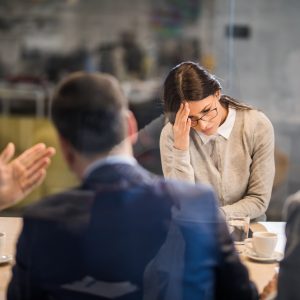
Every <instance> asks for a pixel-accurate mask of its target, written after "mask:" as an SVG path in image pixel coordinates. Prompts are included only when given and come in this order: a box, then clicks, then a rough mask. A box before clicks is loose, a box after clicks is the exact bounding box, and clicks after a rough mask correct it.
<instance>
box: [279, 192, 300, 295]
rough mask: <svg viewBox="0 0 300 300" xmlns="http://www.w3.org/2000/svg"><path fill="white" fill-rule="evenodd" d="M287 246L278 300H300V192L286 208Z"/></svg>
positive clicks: (281, 263) (280, 274)
mask: <svg viewBox="0 0 300 300" xmlns="http://www.w3.org/2000/svg"><path fill="white" fill-rule="evenodd" d="M285 218H286V221H287V223H286V229H285V232H286V246H285V252H284V259H283V260H282V261H281V262H280V271H279V277H278V296H277V299H278V300H299V299H300V276H299V272H300V192H298V193H296V194H294V195H292V196H290V197H289V199H288V200H287V203H286V206H285Z"/></svg>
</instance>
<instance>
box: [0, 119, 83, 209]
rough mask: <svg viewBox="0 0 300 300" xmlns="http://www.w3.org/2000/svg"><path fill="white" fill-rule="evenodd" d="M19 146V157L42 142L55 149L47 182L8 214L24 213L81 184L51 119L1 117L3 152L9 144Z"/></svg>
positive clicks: (17, 148)
mask: <svg viewBox="0 0 300 300" xmlns="http://www.w3.org/2000/svg"><path fill="white" fill-rule="evenodd" d="M9 142H13V143H14V144H15V146H16V154H15V155H16V156H17V155H19V154H21V153H22V152H23V151H25V150H26V149H27V148H29V147H30V146H32V145H34V144H36V143H39V142H42V143H45V144H46V145H47V146H52V147H54V148H55V149H56V154H55V156H54V157H53V158H52V162H51V165H50V166H49V168H48V170H47V176H46V179H45V181H44V182H43V183H42V184H41V185H40V186H39V187H38V188H37V189H36V190H35V191H33V192H32V193H31V194H30V195H28V196H27V197H26V198H25V199H24V200H23V201H21V202H20V203H19V204H18V205H16V206H14V207H12V208H9V209H8V210H6V212H16V213H17V212H21V211H22V209H23V208H24V207H25V206H27V205H29V204H31V203H34V202H36V201H38V200H39V199H40V198H42V197H45V196H47V195H50V194H54V193H57V192H60V191H62V190H65V189H67V188H70V187H72V186H75V185H76V184H77V183H78V181H77V179H76V178H75V176H74V175H73V174H72V173H71V171H70V170H69V168H68V167H67V165H66V163H65V161H64V158H63V156H62V152H61V149H60V145H59V141H58V137H57V133H56V130H55V128H54V127H53V125H52V123H51V122H50V121H49V119H47V118H44V117H29V116H26V117H22V116H1V117H0V149H3V148H4V147H5V146H6V145H7V143H9Z"/></svg>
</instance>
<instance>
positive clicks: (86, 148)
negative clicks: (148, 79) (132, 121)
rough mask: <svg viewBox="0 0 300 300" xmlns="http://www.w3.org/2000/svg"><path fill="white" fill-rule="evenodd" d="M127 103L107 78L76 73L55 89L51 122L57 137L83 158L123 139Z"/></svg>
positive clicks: (113, 83) (108, 147)
mask: <svg viewBox="0 0 300 300" xmlns="http://www.w3.org/2000/svg"><path fill="white" fill-rule="evenodd" d="M126 109H127V101H126V98H125V96H124V94H123V92H122V89H121V87H120V85H119V83H118V81H117V80H116V79H115V78H114V77H113V76H111V75H108V74H100V73H84V72H76V73H73V74H71V75H69V76H68V77H67V78H66V79H64V80H63V81H62V82H61V84H60V85H59V86H58V88H57V90H56V92H55V94H54V97H53V100H52V110H51V113H52V120H53V122H54V125H55V126H56V128H57V130H58V132H59V134H60V135H61V136H62V137H63V138H64V139H65V140H66V141H68V142H69V143H70V144H71V145H72V146H73V147H74V149H76V150H77V151H78V152H80V153H82V154H84V155H94V154H98V153H105V152H108V151H110V150H111V149H112V148H113V147H114V146H116V145H118V144H119V143H120V142H122V141H123V139H124V138H125V130H126V126H125V121H124V119H125V118H124V115H125V111H126Z"/></svg>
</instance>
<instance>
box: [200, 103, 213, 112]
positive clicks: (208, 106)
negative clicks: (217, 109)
mask: <svg viewBox="0 0 300 300" xmlns="http://www.w3.org/2000/svg"><path fill="white" fill-rule="evenodd" d="M211 106H212V104H211V103H210V104H207V105H206V106H205V107H204V108H203V109H202V110H201V111H199V114H201V113H202V112H203V111H204V110H207V109H208V108H211Z"/></svg>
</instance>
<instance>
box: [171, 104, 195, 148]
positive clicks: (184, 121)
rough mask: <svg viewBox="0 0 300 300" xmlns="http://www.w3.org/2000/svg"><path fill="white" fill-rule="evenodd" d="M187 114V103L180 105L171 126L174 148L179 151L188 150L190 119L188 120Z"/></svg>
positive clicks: (188, 111)
mask: <svg viewBox="0 0 300 300" xmlns="http://www.w3.org/2000/svg"><path fill="white" fill-rule="evenodd" d="M189 113H190V109H189V105H188V103H187V102H185V103H181V104H180V107H179V110H178V112H177V113H176V118H175V123H174V125H173V135H174V147H175V148H176V149H179V150H188V149H189V145H190V130H191V119H189V118H188V116H189Z"/></svg>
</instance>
